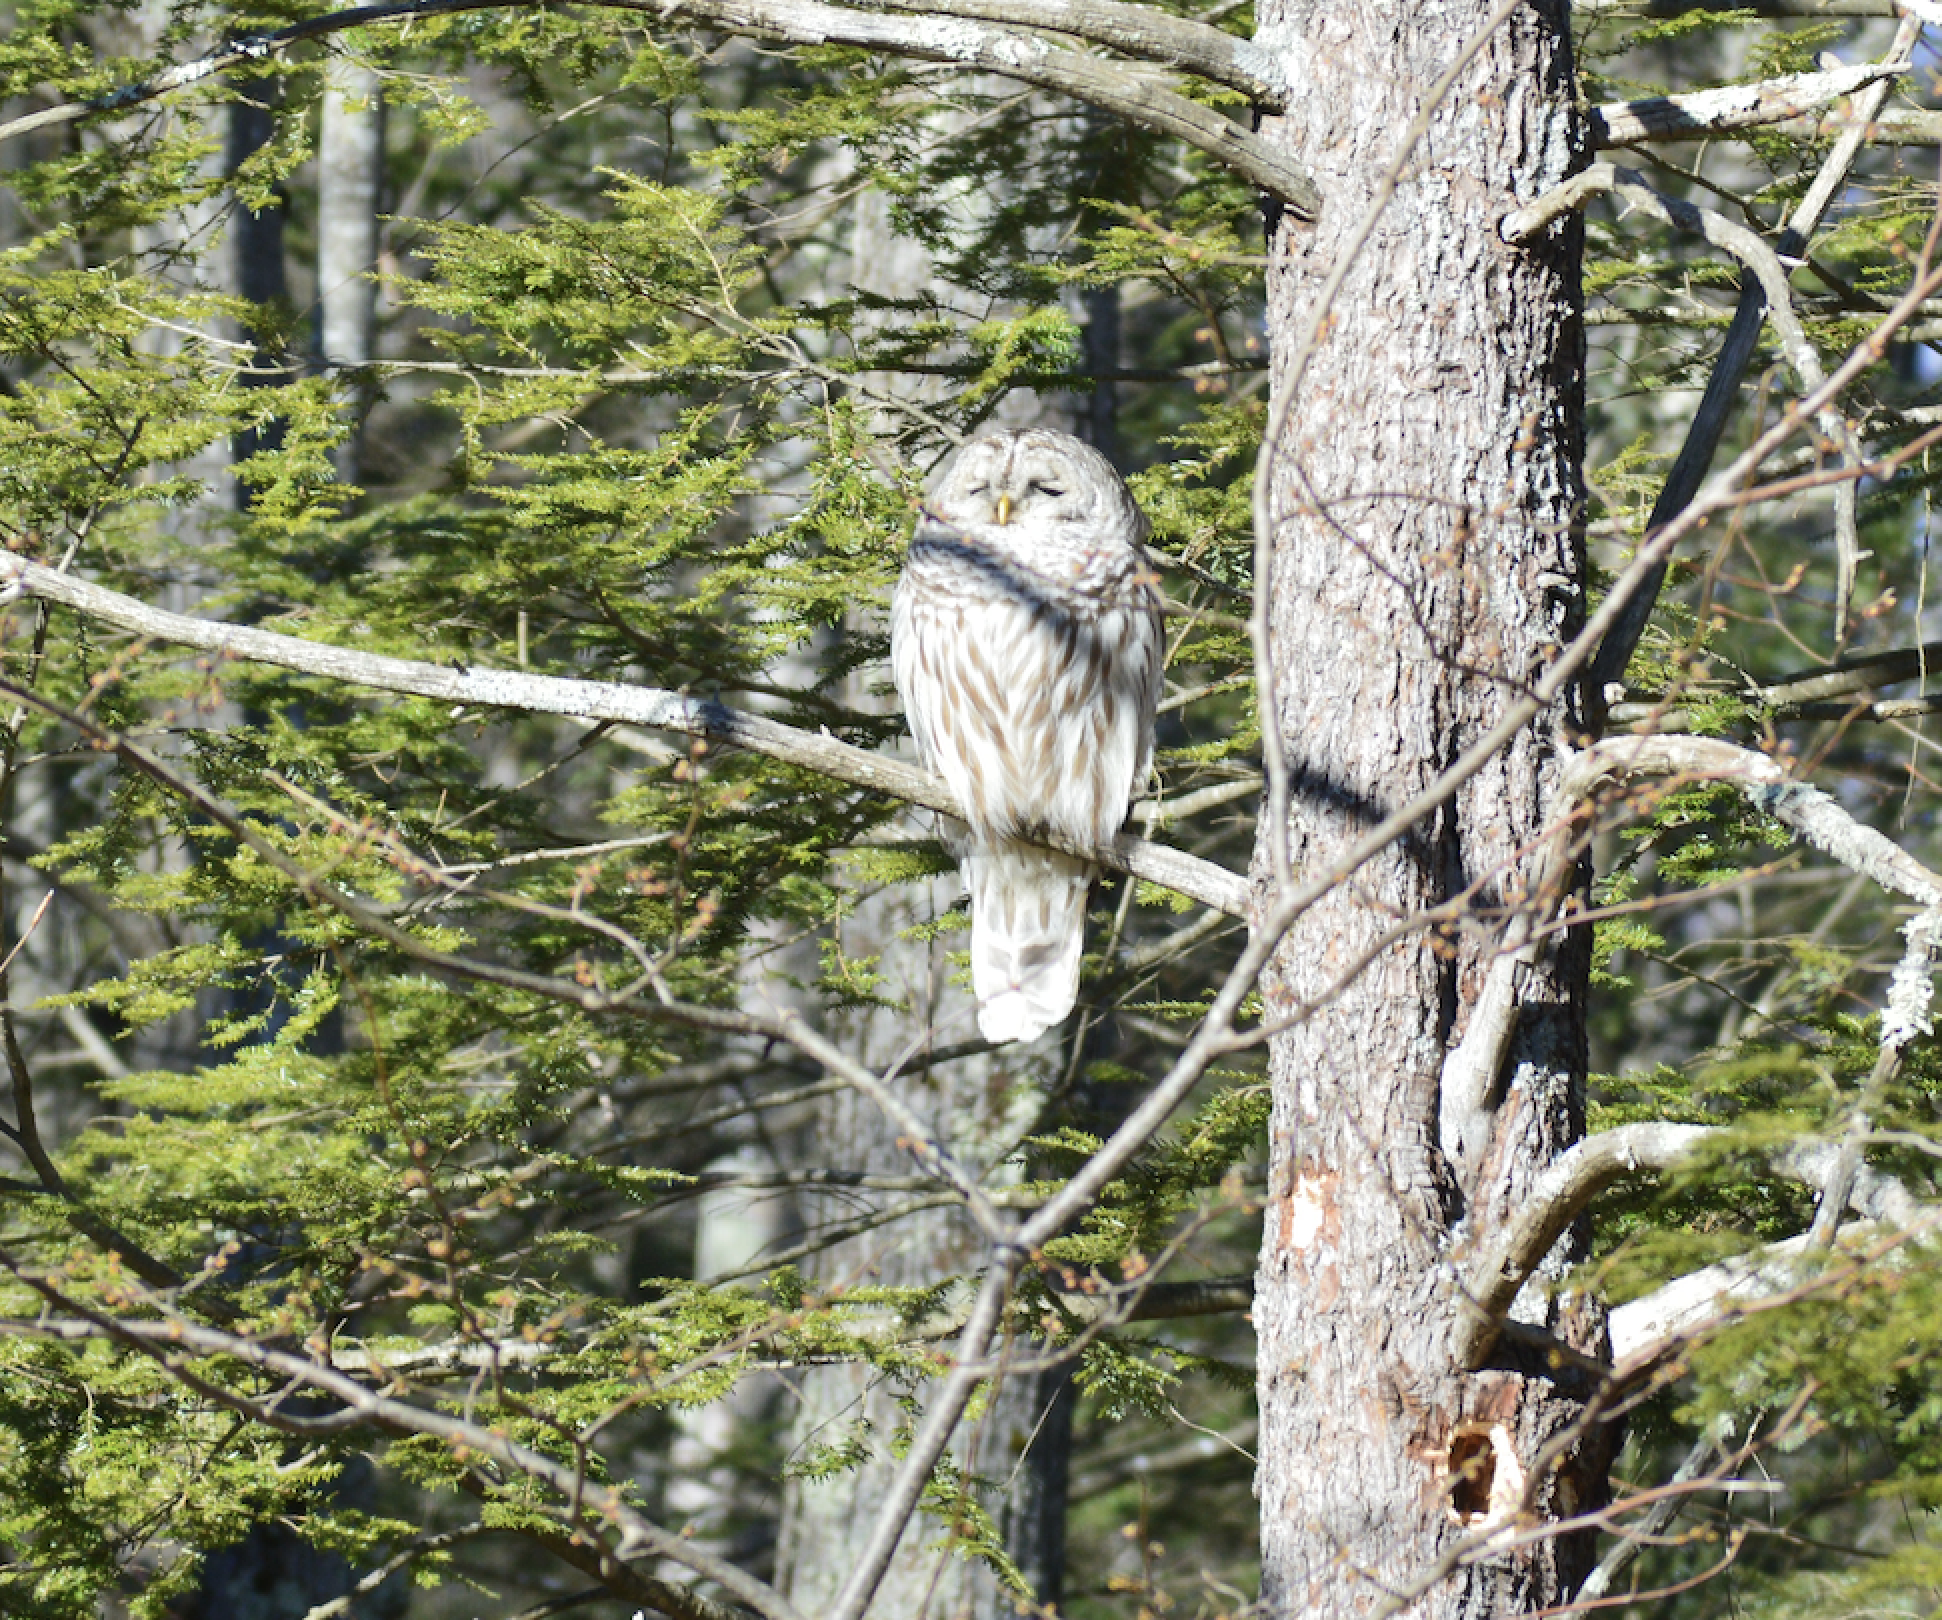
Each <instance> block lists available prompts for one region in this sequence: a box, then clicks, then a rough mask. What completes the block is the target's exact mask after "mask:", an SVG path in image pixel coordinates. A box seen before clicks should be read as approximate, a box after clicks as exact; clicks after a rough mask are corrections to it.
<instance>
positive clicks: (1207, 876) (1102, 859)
mask: <svg viewBox="0 0 1942 1620" xmlns="http://www.w3.org/2000/svg"><path fill="white" fill-rule="evenodd" d="M22 597H31V598H33V599H36V600H39V601H48V602H59V603H62V604H63V605H65V606H67V607H71V608H73V609H75V610H76V611H77V612H80V613H85V614H86V615H87V616H88V617H89V618H92V619H98V620H99V621H101V622H102V623H104V624H112V625H114V626H115V627H116V628H117V629H121V630H126V631H128V632H129V633H130V634H133V635H137V636H147V637H152V638H154V639H155V640H158V641H167V642H172V643H174V644H176V645H179V646H185V647H194V648H197V649H199V650H201V651H204V652H212V653H217V654H221V655H225V656H228V657H232V658H237V659H242V660H245V661H247V662H250V663H258V664H270V665H274V666H276V667H277V668H279V669H290V670H296V671H297V672H299V673H301V674H307V675H319V676H323V677H325V678H326V679H330V680H336V681H342V682H344V683H345V684H347V685H351V686H361V687H365V688H368V689H371V690H375V691H383V692H404V693H409V694H411V695H413V696H416V697H426V698H433V699H436V700H438V701H440V702H447V703H452V704H455V705H467V706H470V705H479V706H481V707H485V708H503V709H515V710H519V711H522V712H525V713H529V714H556V715H566V716H569V717H571V718H573V719H580V720H607V721H617V722H619V723H621V724H624V725H635V726H647V727H650V728H652V729H654V730H657V731H673V732H679V733H682V734H684V735H686V736H690V737H699V738H703V739H705V740H707V741H710V742H717V743H723V744H727V745H729V746H731V747H735V748H741V749H745V750H746V751H748V752H749V753H754V754H763V755H766V756H768V757H769V758H771V759H779V760H783V761H785V762H786V763H788V764H792V765H800V766H803V767H805V768H806V769H809V770H813V771H819V772H821V773H822V774H824V775H826V776H831V777H834V778H836V779H837V780H839V781H844V782H849V783H851V784H853V785H854V786H857V787H861V788H868V789H870V790H871V791H873V792H878V793H883V794H887V795H889V796H890V797H892V798H896V799H902V800H905V801H907V802H909V803H911V804H917V805H922V806H924V807H925V808H926V809H931V810H937V811H941V812H942V813H943V814H945V815H955V814H956V813H957V808H958V806H957V801H956V800H955V799H954V798H952V797H951V793H950V790H949V789H948V788H947V787H945V785H944V783H943V782H942V781H941V780H940V779H939V778H937V777H935V776H931V775H929V774H928V773H927V772H924V771H920V770H917V769H916V768H915V767H913V766H909V765H904V764H901V763H899V762H898V761H896V760H893V759H887V758H885V757H884V756H882V755H880V754H873V753H871V752H870V751H869V750H867V749H863V748H856V747H853V746H852V745H850V744H849V743H845V742H839V741H838V740H837V739H836V738H834V737H829V736H824V735H821V734H819V733H816V732H809V731H803V730H801V729H799V728H797V727H794V726H786V725H783V724H781V723H780V722H779V721H775V720H768V719H764V718H763V717H761V716H759V715H752V714H745V713H742V712H740V711H738V710H735V709H731V708H729V707H727V706H726V705H725V704H721V703H717V702H713V701H711V700H709V699H706V698H697V697H690V696H688V695H686V694H685V693H680V692H669V691H664V690H662V689H660V688H657V687H651V686H624V685H620V684H618V683H615V682H607V681H575V680H566V679H562V678H560V677H558V676H550V675H528V674H522V673H520V672H519V671H516V670H491V669H478V668H472V667H467V666H455V665H450V664H427V663H419V662H417V661H415V660H411V659H404V658H389V657H385V656H383V655H381V654H377V653H361V652H357V651H355V650H353V649H351V648H348V647H335V646H331V645H329V644H327V643H323V642H314V641H305V640H303V639H302V638H301V637H298V636H284V635H278V634H276V633H274V632H272V631H268V630H257V629H253V628H251V627H249V626H247V625H235V624H220V623H217V622H215V621H213V620H208V619H197V618H192V617H189V616H188V615H185V614H180V613H169V612H166V611H164V610H162V609H160V608H153V607H150V606H148V605H147V604H146V603H143V602H139V601H137V600H136V599H135V598H134V597H131V596H124V595H122V594H120V593H119V592H116V591H110V590H107V589H105V588H103V587H102V586H99V585H92V584H89V583H88V582H86V581H85V580H80V579H76V578H74V577H73V576H72V575H70V574H64V573H61V572H59V571H58V570H56V569H52V568H47V567H44V566H42V565H40V564H38V563H32V562H29V561H27V560H26V559H25V558H23V557H16V556H11V555H7V556H0V602H3V601H7V600H17V599H19V598H22ZM1046 842H1047V843H1048V844H1050V846H1051V847H1052V848H1055V849H1062V850H1064V851H1065V852H1066V853H1067V854H1071V855H1079V856H1083V857H1085V858H1086V859H1089V860H1094V861H1097V862H1098V863H1099V864H1100V865H1102V866H1108V867H1111V868H1112V869H1113V870H1115V871H1119V872H1126V873H1128V874H1130V875H1131V876H1134V877H1138V878H1142V879H1145V880H1146V881H1147V882H1150V883H1157V884H1159V885H1160V886H1161V887H1163V888H1168V889H1172V890H1174V891H1175V892H1176V893H1179V894H1184V895H1186V896H1187V897H1188V898H1189V899H1191V900H1198V901H1199V902H1200V903H1201V904H1202V905H1205V906H1211V907H1213V908H1214V909H1215V910H1217V911H1222V912H1225V913H1226V914H1227V915H1229V916H1231V917H1245V916H1246V915H1247V883H1246V880H1245V879H1244V878H1241V877H1239V876H1238V875H1236V874H1234V873H1232V872H1228V871H1226V870H1225V869H1224V868H1222V867H1219V866H1216V865H1214V863H1213V862H1211V861H1204V860H1202V859H1200V858H1199V857H1198V856H1194V855H1189V854H1187V853H1186V852H1185V851H1182V850H1176V849H1170V848H1168V847H1167V846H1165V845H1163V844H1154V843H1150V842H1148V841H1147V840H1145V839H1142V838H1138V837H1134V836H1132V835H1131V834H1125V833H1122V834H1120V835H1119V836H1118V837H1116V838H1115V839H1113V840H1112V842H1111V843H1109V844H1103V845H1098V846H1093V845H1084V844H1079V843H1076V842H1074V841H1071V840H1061V839H1054V838H1050V837H1048V838H1047V839H1046Z"/></svg>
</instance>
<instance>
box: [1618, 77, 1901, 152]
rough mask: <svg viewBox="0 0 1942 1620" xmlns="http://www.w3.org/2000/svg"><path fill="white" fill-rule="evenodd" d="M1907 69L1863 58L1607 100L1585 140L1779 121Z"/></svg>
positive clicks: (1627, 140) (1684, 136)
mask: <svg viewBox="0 0 1942 1620" xmlns="http://www.w3.org/2000/svg"><path fill="white" fill-rule="evenodd" d="M1908 70H1909V69H1908V64H1907V63H1895V62H1864V63H1861V64H1860V65H1859V66H1856V67H1843V68H1835V69H1834V70H1833V71H1832V72H1828V73H1794V74H1789V75H1787V76H1786V77H1785V78H1779V79H1762V80H1761V81H1760V82H1759V83H1758V84H1729V85H1725V86H1722V87H1721V88H1719V89H1717V90H1699V91H1695V92H1693V93H1691V94H1689V95H1683V96H1652V97H1650V98H1648V99H1645V100H1641V101H1612V102H1607V103H1606V104H1605V105H1604V106H1602V107H1594V108H1592V110H1591V139H1592V143H1593V145H1595V146H1600V147H1610V146H1629V145H1632V144H1633V143H1634V142H1637V141H1685V140H1698V139H1702V138H1704V137H1706V136H1709V135H1723V134H1726V133H1727V132H1729V131H1731V130H1736V129H1753V128H1757V127H1759V126H1761V125H1765V124H1779V123H1784V122H1785V121H1786V120H1788V119H1790V118H1803V117H1807V116H1810V115H1812V114H1813V113H1815V112H1816V111H1817V109H1819V108H1821V107H1825V106H1826V105H1827V104H1828V103H1829V102H1831V101H1838V100H1840V99H1841V97H1843V96H1851V95H1853V94H1854V93H1855V92H1856V91H1857V90H1861V89H1864V88H1865V87H1866V86H1868V85H1871V84H1874V83H1876V82H1877V81H1878V80H1882V79H1895V78H1900V77H1901V76H1902V75H1903V74H1905V73H1907V72H1908Z"/></svg>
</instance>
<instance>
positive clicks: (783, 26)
mask: <svg viewBox="0 0 1942 1620" xmlns="http://www.w3.org/2000/svg"><path fill="white" fill-rule="evenodd" d="M581 3H582V4H583V5H586V6H590V7H593V8H595V9H600V10H609V11H626V12H636V13H640V14H642V15H644V16H647V17H651V18H653V19H654V20H655V21H656V22H657V23H659V24H661V25H664V26H666V25H673V24H677V23H687V24H699V25H701V26H703V27H708V28H719V29H721V30H723V31H724V32H726V33H732V34H744V35H748V36H750V37H753V38H757V39H769V40H775V41H778V42H780V43H783V44H788V45H815V46H820V45H849V46H855V47H857V48H859V49H863V50H873V51H882V52H884V53H885V54H887V55H891V56H899V57H906V58H910V59H912V60H916V61H924V62H942V63H947V64H950V65H952V66H956V67H962V68H966V69H970V70H973V71H976V72H981V73H997V74H1002V75H1003V76H1005V77H1006V78H1010V79H1014V80H1016V81H1017V82H1019V83H1020V84H1029V85H1032V86H1034V87H1036V88H1038V89H1041V90H1050V91H1053V92H1055V93H1057V94H1059V95H1066V96H1071V97H1072V98H1073V99H1074V100H1077V101H1083V102H1086V103H1087V104H1089V105H1091V106H1095V107H1098V108H1100V109H1101V110H1102V111H1104V112H1109V113H1112V114H1113V115H1114V116H1115V117H1118V118H1123V119H1125V120H1126V122H1127V123H1129V124H1133V125H1135V126H1136V127H1138V128H1141V129H1146V130H1151V131H1153V132H1154V133H1155V134H1160V135H1167V136H1171V137H1172V138H1174V139H1176V140H1180V141H1184V142H1185V143H1186V144H1187V145H1189V146H1192V147H1195V148H1196V149H1198V150H1200V151H1202V152H1205V153H1206V154H1207V155H1208V156H1209V157H1211V158H1212V159H1213V160H1214V161H1215V162H1217V163H1219V164H1221V165H1222V166H1223V167H1225V168H1227V169H1229V170H1231V171H1232V172H1233V173H1235V174H1237V175H1239V176H1240V177H1241V178H1242V179H1244V180H1247V181H1248V182H1250V183H1251V184H1253V185H1255V186H1258V187H1259V188H1260V189H1261V190H1263V191H1265V192H1267V193H1268V194H1269V195H1271V196H1273V197H1277V198H1279V199H1280V200H1281V201H1282V202H1284V203H1285V204H1287V206H1288V207H1289V208H1290V209H1291V210H1292V211H1293V212H1294V213H1295V215H1296V216H1297V217H1298V218H1301V219H1313V218H1314V217H1315V216H1316V214H1317V213H1318V212H1319V210H1320V207H1321V198H1320V194H1319V193H1318V192H1317V191H1316V190H1315V187H1314V184H1313V182H1312V181H1310V180H1309V178H1308V176H1307V175H1306V173H1305V172H1303V171H1302V170H1301V169H1300V168H1299V167H1298V166H1297V165H1296V164H1295V163H1294V162H1293V160H1292V159H1291V158H1290V157H1289V156H1288V155H1287V154H1286V153H1285V152H1283V151H1282V150H1280V149H1279V148H1278V147H1276V146H1274V145H1273V144H1272V143H1271V142H1268V141H1265V140H1263V139H1261V137H1260V136H1258V135H1256V134H1255V133H1254V132H1253V131H1252V130H1250V129H1247V128H1246V127H1244V126H1243V125H1241V124H1239V123H1236V122H1235V121H1234V120H1232V119H1230V118H1227V117H1225V116H1223V115H1222V114H1220V113H1218V112H1215V111H1214V110H1212V109H1211V108H1208V107H1203V106H1201V105H1200V104H1199V103H1198V102H1195V101H1192V100H1190V99H1189V98H1188V97H1186V96H1184V95H1182V94H1180V93H1179V91H1177V90H1174V89H1172V88H1170V87H1168V86H1165V85H1162V84H1156V83H1154V82H1153V81H1152V80H1151V79H1150V78H1149V77H1146V76H1143V75H1142V74H1140V73H1137V72H1134V71H1130V70H1128V69H1127V68H1126V67H1124V66H1122V65H1118V64H1115V63H1113V62H1109V61H1103V60H1101V59H1099V58H1097V57H1094V56H1089V55H1086V54H1084V53H1083V52H1080V51H1075V50H1068V49H1065V48H1063V47H1061V46H1058V45H1055V44H1053V43H1052V42H1051V41H1049V40H1047V39H1045V38H1043V37H1042V36H1041V35H1039V34H1036V33H1027V32H1023V31H1021V30H1023V29H1031V28H1043V29H1046V30H1048V31H1051V32H1059V33H1066V34H1069V35H1073V36H1076V37H1078V38H1080V39H1082V40H1085V41H1087V42H1089V43H1095V44H1100V45H1105V46H1108V47H1111V48H1115V49H1119V50H1123V51H1126V52H1127V53H1128V54H1132V55H1139V56H1143V57H1146V58H1149V59H1151V60H1155V61H1159V62H1163V63H1166V64H1167V65H1168V66H1172V67H1178V68H1180V69H1182V70H1184V71H1187V72H1193V73H1201V74H1203V75H1204V76H1206V77H1208V78H1211V79H1214V80H1215V81H1217V82H1220V83H1224V84H1227V85H1230V86H1231V87H1233V88H1235V89H1238V90H1240V91H1242V93H1244V94H1247V95H1249V96H1251V97H1255V98H1258V99H1259V102H1260V104H1261V105H1264V106H1269V107H1273V106H1275V105H1278V104H1285V100H1286V86H1285V84H1283V83H1282V81H1281V80H1280V77H1279V75H1278V73H1277V72H1276V70H1275V66H1274V62H1273V58H1272V57H1271V56H1269V55H1268V53H1266V52H1265V51H1262V50H1260V49H1258V48H1257V47H1255V46H1253V45H1251V44H1249V43H1248V42H1247V41H1245V40H1239V39H1236V38H1234V37H1233V36H1232V35H1228V34H1224V33H1222V32H1221V31H1220V30H1219V29H1217V28H1212V27H1208V26H1206V25H1203V24H1198V23H1192V22H1187V21H1185V20H1183V19H1179V18H1170V17H1164V16H1161V15H1160V14H1158V13H1149V12H1147V11H1146V10H1145V8H1144V7H1141V6H1136V5H1130V4H1125V3H1123V0H944V3H942V4H938V5H931V4H924V5H922V6H921V7H920V6H919V5H918V4H917V3H916V0H908V6H907V8H906V4H905V0H877V3H878V4H881V5H885V6H892V7H895V8H896V9H899V10H905V9H907V11H908V13H909V14H907V15H903V16H887V15H883V14H882V13H880V12H869V11H862V10H854V9H851V8H850V7H847V6H840V5H831V4H827V3H825V0H581ZM519 9H521V7H520V6H519V5H517V4H515V3H514V0H396V3H394V4H390V5H374V6H360V7H357V8H356V9H354V10H350V11H340V12H335V13H333V14H331V15H330V16H327V17H312V18H307V19H306V20H304V21H302V22H299V23H293V24H291V25H290V26H288V27H286V28H280V29H277V30H275V31H274V32H271V33H265V34H254V35H250V36H248V37H246V38H244V39H240V40H236V41H233V42H232V43H230V44H229V45H226V46H224V47H223V48H222V49H220V50H215V51H211V52H209V53H208V54H207V55H205V56H201V57H198V58H196V59H195V60H194V61H192V62H185V63H181V64H180V65H178V66H176V67H172V68H169V69H167V70H166V71H164V72H162V73H158V74H156V75H155V76H154V77H153V78H151V79H147V80H144V81H142V82H141V83H139V84H134V85H129V86H127V87H126V88H125V89H122V90H120V91H117V92H115V93H114V94H113V95H109V96H102V97H97V98H95V99H93V100H89V101H77V102H66V103H63V104H61V105H59V106H55V107H44V108H42V109H40V110H39V111H37V112H32V113H28V114H25V115H24V116H22V117H19V118H15V119H13V120H11V121H10V122H8V123H5V124H0V140H5V139H7V138H8V137H10V136H18V135H26V134H29V133H31V132H33V131H35V130H39V129H46V128H49V127H52V126H55V125H60V124H67V123H74V122H76V121H78V120H80V119H83V118H88V117H93V116H101V115H105V114H113V113H118V112H122V111H125V110H126V109H127V108H129V107H133V106H138V105H140V104H141V103H144V102H148V101H154V100H157V99H159V98H161V97H164V96H167V95H171V94H173V93H174V92H176V91H178V90H182V89H185V88H187V87H189V86H191V85H195V84H200V83H202V82H204V81H205V80H208V79H211V78H214V77H216V76H218V75H220V74H223V73H226V72H228V71H230V70H231V69H233V68H238V67H247V66H250V65H253V64H255V63H259V62H264V61H270V60H273V59H275V58H277V57H279V56H281V55H282V54H283V53H284V52H285V51H287V50H289V49H290V48H291V47H292V46H295V45H298V44H301V43H303V42H305V41H307V40H313V39H319V38H322V37H324V36H327V35H330V34H335V33H341V32H342V31H343V30H345V29H347V28H361V27H370V26H372V25H374V24H378V23H393V22H396V23H404V22H411V21H414V20H418V19H423V18H428V17H442V16H450V15H454V14H456V13H459V12H476V11H501V10H503V11H516V10H519ZM984 19H989V20H988V21H987V20H984ZM1000 20H1002V21H1003V22H1004V23H1006V24H1008V25H1009V26H1005V27H996V26H992V23H993V22H996V21H1000Z"/></svg>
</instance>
